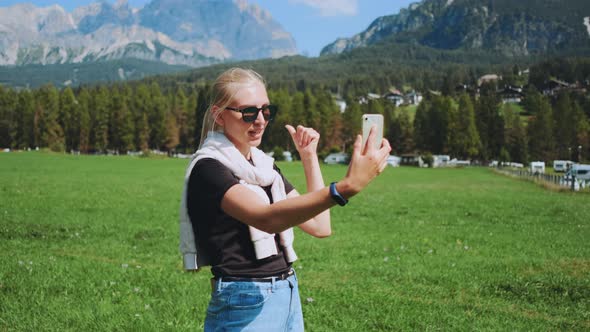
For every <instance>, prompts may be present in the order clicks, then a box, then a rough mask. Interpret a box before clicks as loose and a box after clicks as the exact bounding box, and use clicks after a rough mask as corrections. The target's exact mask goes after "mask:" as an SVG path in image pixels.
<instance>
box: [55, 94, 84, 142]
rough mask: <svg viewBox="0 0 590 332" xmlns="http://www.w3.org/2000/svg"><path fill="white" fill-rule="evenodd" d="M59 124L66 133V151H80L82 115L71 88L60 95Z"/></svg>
mask: <svg viewBox="0 0 590 332" xmlns="http://www.w3.org/2000/svg"><path fill="white" fill-rule="evenodd" d="M58 122H59V124H60V125H61V126H62V128H63V130H64V133H65V142H66V150H67V151H70V150H72V149H75V150H78V149H79V146H80V142H79V138H80V114H79V112H78V101H77V100H76V97H75V96H74V92H73V91H72V89H71V88H70V87H67V88H65V89H64V90H63V91H62V92H61V94H60V95H59V117H58Z"/></svg>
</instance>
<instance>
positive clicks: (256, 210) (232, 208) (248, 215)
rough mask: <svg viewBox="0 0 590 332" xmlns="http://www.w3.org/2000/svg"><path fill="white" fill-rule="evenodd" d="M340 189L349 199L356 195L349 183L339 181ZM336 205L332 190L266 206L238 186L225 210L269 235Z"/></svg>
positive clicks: (226, 198)
mask: <svg viewBox="0 0 590 332" xmlns="http://www.w3.org/2000/svg"><path fill="white" fill-rule="evenodd" d="M338 190H339V191H341V193H342V194H343V195H344V196H345V197H350V196H352V195H354V193H355V192H354V188H353V187H351V186H349V185H348V183H347V181H346V180H341V181H340V182H338ZM335 204H336V203H335V202H334V200H333V199H332V197H331V196H330V190H329V188H328V187H323V188H321V189H319V190H316V191H313V192H310V193H307V194H305V195H301V196H299V195H298V194H297V195H296V196H294V197H288V198H287V199H285V200H281V201H278V202H275V203H274V204H266V203H264V202H263V201H262V200H261V199H260V198H258V197H257V196H256V195H252V191H251V190H250V189H248V188H247V187H246V186H243V185H235V186H233V187H231V188H230V189H229V190H228V191H227V192H226V194H225V196H224V198H223V199H222V201H221V208H222V210H223V211H225V212H226V213H227V214H229V215H230V216H232V217H233V218H235V219H237V220H240V221H242V222H243V223H245V224H247V225H250V226H253V227H255V228H257V229H259V230H261V231H265V232H267V233H277V232H281V231H283V230H285V229H287V228H290V227H293V226H296V225H299V224H302V223H305V222H306V221H308V220H310V219H312V218H313V217H315V216H317V215H318V214H320V213H321V212H323V211H324V210H326V209H329V208H331V207H332V206H334V205H335ZM301 226H302V228H303V225H301Z"/></svg>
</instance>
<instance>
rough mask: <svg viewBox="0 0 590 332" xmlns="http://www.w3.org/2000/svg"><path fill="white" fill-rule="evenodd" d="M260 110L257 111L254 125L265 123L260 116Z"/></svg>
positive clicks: (262, 116)
mask: <svg viewBox="0 0 590 332" xmlns="http://www.w3.org/2000/svg"><path fill="white" fill-rule="evenodd" d="M262 112H263V111H262V110H259V111H258V114H257V115H256V120H254V123H256V124H264V123H265V122H266V120H264V115H263V114H262Z"/></svg>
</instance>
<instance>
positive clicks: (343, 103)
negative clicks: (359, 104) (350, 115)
mask: <svg viewBox="0 0 590 332" xmlns="http://www.w3.org/2000/svg"><path fill="white" fill-rule="evenodd" d="M334 103H336V105H337V106H338V109H339V110H340V113H344V111H346V101H345V100H344V99H341V98H336V99H334Z"/></svg>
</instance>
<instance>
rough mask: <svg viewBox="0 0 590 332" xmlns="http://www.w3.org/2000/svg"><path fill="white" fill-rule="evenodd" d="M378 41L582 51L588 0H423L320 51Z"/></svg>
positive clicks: (516, 51) (587, 36)
mask: <svg viewBox="0 0 590 332" xmlns="http://www.w3.org/2000/svg"><path fill="white" fill-rule="evenodd" d="M380 42H386V43H390V44H392V45H400V44H419V45H423V46H429V47H432V48H435V49H446V50H459V49H462V50H485V51H493V52H498V53H500V54H503V55H507V56H528V55H545V54H561V53H562V52H566V53H571V52H572V51H576V52H577V53H578V54H581V53H583V52H585V51H586V50H587V48H588V46H590V1H584V0H524V1H511V0H495V1H487V0H424V1H422V2H420V3H415V4H412V5H410V6H409V7H408V8H407V9H402V10H401V11H400V12H399V13H398V14H396V15H389V16H382V17H379V18H377V19H376V20H375V21H374V22H373V23H372V24H371V25H370V26H369V27H368V28H367V29H366V30H365V31H362V32H360V33H358V34H357V35H355V36H353V37H351V38H343V39H338V40H336V41H335V42H333V43H331V44H330V45H327V46H326V47H325V48H324V49H323V50H322V52H321V54H322V55H327V54H338V53H342V52H346V51H350V50H352V49H355V48H359V47H364V46H369V45H374V44H377V43H380ZM586 54H588V53H586Z"/></svg>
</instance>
